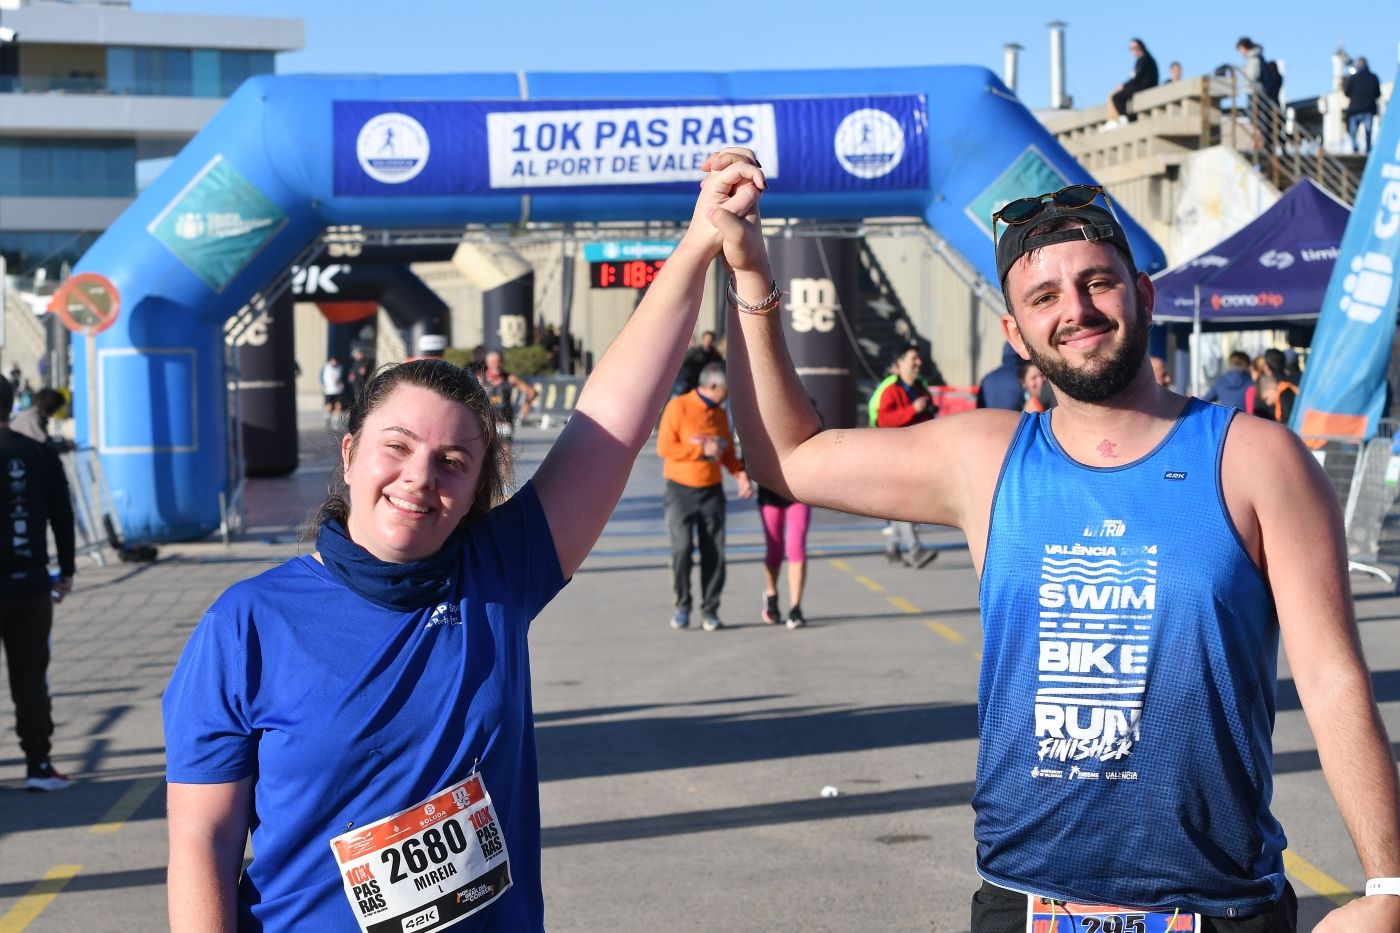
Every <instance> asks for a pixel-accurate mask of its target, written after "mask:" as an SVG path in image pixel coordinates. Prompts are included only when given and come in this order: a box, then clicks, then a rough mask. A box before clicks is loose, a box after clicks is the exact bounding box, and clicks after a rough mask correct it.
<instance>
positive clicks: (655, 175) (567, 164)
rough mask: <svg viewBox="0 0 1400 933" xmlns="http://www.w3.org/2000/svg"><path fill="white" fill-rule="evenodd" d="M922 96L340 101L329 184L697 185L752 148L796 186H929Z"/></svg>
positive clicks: (356, 188)
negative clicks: (706, 171) (720, 155)
mask: <svg viewBox="0 0 1400 933" xmlns="http://www.w3.org/2000/svg"><path fill="white" fill-rule="evenodd" d="M927 126H928V108H927V104H926V101H925V98H924V96H923V95H922V94H902V95H884V96H872V97H805V98H791V99H777V100H761V101H714V102H708V101H707V102H698V101H661V100H657V101H645V102H643V101H598V100H592V101H500V102H474V101H442V102H430V101H336V102H335V104H334V131H335V193H336V194H337V195H350V196H375V197H382V196H386V195H387V196H394V195H399V196H422V195H443V196H450V195H467V194H491V193H500V194H518V193H521V192H529V191H539V190H547V189H561V188H568V189H580V188H582V189H589V188H616V187H622V186H626V187H633V186H639V185H646V186H672V187H675V188H677V189H678V190H679V189H681V188H688V187H689V186H692V185H694V183H695V178H696V175H697V173H698V172H699V170H700V165H701V163H703V162H704V160H705V157H706V156H707V155H709V154H710V153H711V152H714V151H715V150H716V149H721V148H723V147H725V146H743V147H745V148H748V149H752V150H754V152H755V153H756V154H757V155H758V159H759V161H760V162H761V163H762V165H763V170H764V172H765V174H766V175H767V176H768V177H769V179H771V180H778V179H781V180H782V185H783V189H784V190H785V191H788V192H815V191H863V190H914V189H921V188H924V187H926V186H927V184H928V152H927Z"/></svg>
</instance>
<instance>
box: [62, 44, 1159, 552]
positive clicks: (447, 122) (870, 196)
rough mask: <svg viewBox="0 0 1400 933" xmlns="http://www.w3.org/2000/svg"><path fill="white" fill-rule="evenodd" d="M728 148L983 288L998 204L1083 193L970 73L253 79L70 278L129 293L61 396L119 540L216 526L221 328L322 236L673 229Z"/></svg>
mask: <svg viewBox="0 0 1400 933" xmlns="http://www.w3.org/2000/svg"><path fill="white" fill-rule="evenodd" d="M721 145H744V146H749V147H751V148H753V149H755V150H756V151H757V152H758V154H759V157H760V159H761V160H762V161H763V164H764V167H765V170H766V171H767V172H768V174H769V178H770V182H771V188H770V194H769V195H768V196H767V197H766V198H765V202H764V210H765V214H766V215H768V216H771V217H789V218H798V219H813V220H827V221H832V220H858V219H861V218H867V217H888V216H898V217H915V218H923V219H924V221H925V222H926V223H927V224H928V225H929V226H930V227H932V228H933V229H935V230H936V231H937V232H938V233H939V234H940V235H941V236H942V237H943V238H944V239H945V240H946V242H947V243H948V244H949V245H951V246H952V247H953V248H954V249H956V250H958V251H959V252H960V253H961V254H962V255H963V257H965V258H966V259H967V260H968V261H969V262H970V263H971V264H972V265H973V266H974V267H975V268H977V269H978V270H979V271H981V272H982V274H983V275H984V276H986V277H987V279H988V280H989V281H995V272H994V266H993V262H992V249H991V245H992V240H991V237H992V233H991V228H990V221H989V217H990V215H991V213H992V211H993V210H994V209H995V208H996V207H997V206H999V205H1000V204H1001V203H1003V202H1004V201H1006V200H1009V199H1010V198H1013V197H1020V196H1024V195H1026V194H1033V193H1039V192H1043V191H1052V190H1055V189H1057V188H1059V187H1061V186H1063V185H1065V184H1069V183H1074V182H1089V181H1092V179H1091V178H1090V177H1089V176H1088V174H1087V173H1086V172H1085V170H1084V169H1083V168H1082V167H1081V166H1080V165H1079V164H1078V163H1076V162H1075V161H1074V159H1073V158H1072V157H1071V156H1070V155H1069V154H1068V153H1066V152H1065V151H1064V149H1063V148H1061V147H1060V146H1059V144H1058V143H1057V142H1056V141H1055V140H1054V138H1053V137H1052V136H1051V135H1050V134H1049V133H1048V132H1047V131H1046V130H1045V129H1044V128H1043V127H1042V126H1041V125H1040V124H1039V123H1038V122H1037V121H1036V119H1035V118H1034V117H1033V116H1032V115H1031V114H1030V113H1029V112H1028V111H1027V110H1026V109H1025V107H1024V106H1022V105H1021V103H1020V102H1019V101H1017V100H1016V98H1015V97H1014V95H1012V94H1011V93H1010V92H1008V91H1007V90H1006V88H1005V87H1004V86H1003V85H1002V83H1001V82H1000V81H999V80H998V79H997V78H996V76H995V75H993V74H992V73H991V72H989V71H987V70H985V69H982V68H975V67H962V66H950V67H930V68H892V69H873V70H851V71H793V72H743V73H730V74H708V73H653V74H622V73H618V74H535V73H526V74H480V75H446V76H428V77H407V76H390V77H333V76H324V77H323V76H300V77H281V76H268V77H260V78H254V79H252V80H250V81H248V82H247V83H245V84H244V85H243V86H242V87H240V88H239V89H238V91H237V92H236V93H235V94H234V95H233V96H232V97H231V98H230V99H229V100H228V102H227V103H226V104H225V106H224V107H223V108H222V109H221V110H220V111H219V113H218V114H216V115H215V117H214V118H213V119H212V120H211V121H210V122H209V124H208V125H207V126H206V127H205V128H204V129H203V130H202V131H201V132H200V133H199V134H198V135H197V136H196V137H195V138H194V139H193V140H191V141H190V143H189V144H188V145H187V146H186V147H185V148H184V150H183V151H182V152H181V153H180V155H179V156H177V157H176V159H175V160H174V162H173V163H172V164H171V166H170V168H169V169H167V170H166V171H165V172H164V173H163V174H162V175H161V176H160V178H159V179H157V181H156V182H155V183H154V184H152V185H151V186H150V187H149V188H147V189H146V190H145V191H144V192H142V194H141V195H140V197H139V198H137V200H136V201H135V203H133V204H132V205H131V207H130V208H128V209H127V210H126V212H125V213H124V214H123V215H122V216H121V217H120V218H118V220H117V221H116V223H114V224H113V225H112V226H111V227H110V228H109V229H108V230H107V231H106V232H105V233H104V234H103V235H102V237H101V238H99V239H98V241H97V242H96V243H95V244H94V245H93V247H92V248H91V249H89V250H88V252H87V254H86V255H85V256H84V257H83V259H82V261H81V262H80V263H79V266H78V268H77V270H75V271H77V272H96V273H99V274H101V275H103V276H105V277H106V278H108V279H109V280H110V281H111V282H112V283H114V284H115V286H116V288H117V290H118V292H119V293H120V296H121V307H122V310H121V314H120V317H119V319H118V320H117V321H116V323H115V324H114V325H113V326H111V327H110V328H109V329H107V330H105V331H103V332H102V333H100V334H98V335H97V337H96V338H95V341H96V343H95V353H94V354H93V358H94V360H95V362H90V361H89V360H88V356H87V355H86V354H85V353H84V352H83V349H82V347H81V346H75V357H76V360H75V362H76V363H77V365H76V366H75V367H74V368H75V386H74V388H75V396H76V398H77V399H78V407H79V411H78V413H77V414H78V417H77V424H78V426H79V439H80V442H81V443H85V444H91V445H93V446H95V447H96V448H97V449H98V452H99V454H100V455H101V457H102V463H103V466H104V469H105V472H106V476H107V480H108V483H109V485H110V487H111V490H112V497H113V500H114V502H115V503H116V506H117V509H118V511H119V512H120V514H121V518H122V520H123V522H124V524H125V528H126V531H127V534H128V535H129V537H131V538H132V539H133V540H154V541H162V540H166V541H168V540H188V539H195V538H199V537H203V536H204V535H207V534H209V533H210V532H211V531H213V530H215V529H217V528H218V527H219V522H220V504H219V499H220V493H222V492H224V491H226V490H227V489H228V488H229V473H230V470H229V468H228V459H229V443H228V437H227V434H228V417H227V401H226V389H225V374H224V344H223V325H224V322H225V320H226V319H227V318H229V317H230V316H232V315H233V314H235V313H237V312H238V311H239V309H240V308H241V307H242V306H243V305H244V304H245V303H246V302H247V301H248V300H249V298H250V297H251V296H252V295H254V294H255V293H256V292H257V291H258V290H259V289H260V288H262V287H263V286H265V285H266V284H267V283H268V282H269V281H271V280H272V279H273V278H274V277H275V276H276V275H277V274H278V273H280V272H282V271H283V270H285V269H286V268H287V266H288V265H289V263H291V262H292V260H293V259H294V257H296V256H297V255H298V253H299V252H300V251H301V250H302V249H303V248H305V247H306V246H307V244H308V243H310V242H311V241H312V240H313V239H314V238H316V237H317V236H318V235H319V234H320V233H321V232H322V231H323V230H324V228H326V227H327V226H332V225H342V224H359V225H363V226H364V227H366V228H404V227H418V228H424V227H460V226H462V225H464V224H468V223H473V224H501V225H504V224H520V223H522V222H526V221H540V222H558V223H570V222H583V221H646V220H663V221H664V220H671V221H682V222H683V221H685V220H687V219H688V218H689V217H690V213H691V210H692V207H693V203H694V200H693V199H694V192H695V185H696V179H697V177H698V172H697V166H698V165H699V162H700V161H701V160H702V159H703V157H704V154H705V153H707V152H709V151H711V150H713V149H715V148H717V147H719V146H721ZM1123 220H1124V224H1125V226H1126V227H1127V228H1128V233H1129V237H1130V238H1131V239H1132V241H1133V245H1134V250H1135V252H1136V254H1137V258H1138V261H1139V265H1140V266H1141V267H1142V268H1144V269H1146V270H1149V271H1151V270H1154V269H1156V268H1160V267H1161V266H1162V265H1163V260H1162V253H1161V250H1160V249H1159V248H1158V247H1157V246H1156V244H1155V243H1153V242H1152V240H1151V239H1150V238H1149V237H1148V236H1147V235H1146V234H1145V233H1144V232H1143V230H1142V229H1141V228H1140V227H1139V226H1138V225H1137V224H1136V223H1134V222H1133V221H1132V220H1131V218H1129V217H1127V216H1123ZM90 379H95V380H96V390H97V391H96V393H95V397H96V399H97V403H96V404H97V411H96V412H91V413H90V412H87V411H84V410H83V409H84V407H85V406H86V404H87V401H86V400H87V398H88V394H87V392H88V380H90ZM94 415H95V417H94ZM89 423H91V424H93V425H95V427H94V428H92V429H89V427H88V425H89ZM92 432H95V433H96V437H91V436H88V435H89V434H90V433H92Z"/></svg>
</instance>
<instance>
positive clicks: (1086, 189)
mask: <svg viewBox="0 0 1400 933" xmlns="http://www.w3.org/2000/svg"><path fill="white" fill-rule="evenodd" d="M1100 196H1102V197H1103V202H1104V203H1105V204H1107V205H1108V212H1109V213H1110V214H1112V215H1113V219H1114V220H1118V212H1117V211H1115V210H1114V209H1113V202H1112V201H1111V200H1109V197H1108V192H1107V191H1105V190H1104V188H1103V186H1102V185H1067V186H1066V187H1064V188H1061V189H1060V190H1059V191H1053V192H1050V193H1048V194H1041V195H1036V196H1035V197H1033V198H1017V199H1016V200H1014V201H1012V202H1011V203H1009V204H1007V205H1006V206H1005V207H1003V208H1002V209H1001V210H999V211H997V212H996V213H995V214H993V215H992V240H993V242H995V241H996V238H997V221H1000V222H1002V223H1004V224H1006V225H1007V226H1008V227H1014V226H1016V225H1018V224H1024V223H1029V222H1030V221H1032V220H1034V219H1035V218H1037V217H1039V216H1040V213H1041V212H1042V211H1043V210H1045V208H1046V207H1047V206H1049V207H1064V208H1068V209H1069V210H1077V209H1078V208H1081V207H1088V206H1089V205H1090V204H1093V203H1094V198H1097V197H1100ZM1119 223H1120V224H1121V223H1122V221H1119Z"/></svg>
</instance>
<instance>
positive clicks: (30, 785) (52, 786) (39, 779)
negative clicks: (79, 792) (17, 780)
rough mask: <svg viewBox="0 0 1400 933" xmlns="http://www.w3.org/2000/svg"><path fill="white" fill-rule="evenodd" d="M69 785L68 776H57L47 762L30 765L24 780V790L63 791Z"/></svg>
mask: <svg viewBox="0 0 1400 933" xmlns="http://www.w3.org/2000/svg"><path fill="white" fill-rule="evenodd" d="M69 783H70V782H69V780H68V775H66V774H59V773H58V772H57V771H55V770H54V767H53V765H51V764H49V763H48V762H47V761H46V762H44V763H43V764H38V765H30V766H29V775H28V776H27V777H26V778H25V779H24V786H25V789H26V790H41V791H53V790H64V789H65V788H67V787H68V785H69Z"/></svg>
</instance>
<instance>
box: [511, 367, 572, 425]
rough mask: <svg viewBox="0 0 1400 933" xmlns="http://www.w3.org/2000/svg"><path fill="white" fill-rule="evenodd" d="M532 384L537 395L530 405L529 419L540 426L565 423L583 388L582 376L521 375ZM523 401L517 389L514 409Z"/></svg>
mask: <svg viewBox="0 0 1400 933" xmlns="http://www.w3.org/2000/svg"><path fill="white" fill-rule="evenodd" d="M522 378H525V379H527V380H528V381H529V383H530V385H532V386H534V388H535V391H536V392H538V393H539V396H538V397H537V398H536V399H535V403H534V404H533V405H531V406H530V414H529V416H528V419H526V420H529V421H532V422H535V423H536V424H538V425H539V426H540V427H542V428H548V427H551V426H553V425H560V424H565V423H567V422H568V420H569V416H570V415H572V414H573V413H574V405H576V404H577V403H578V395H579V392H580V391H582V389H583V377H582V376H533V377H530V376H526V377H522ZM523 403H524V398H523V397H522V396H521V394H520V392H519V391H518V390H517V391H516V393H515V409H516V411H519V410H520V408H521V405H522V404H523Z"/></svg>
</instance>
